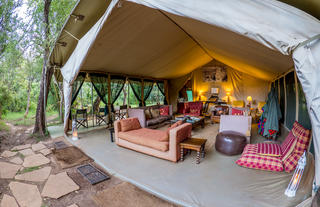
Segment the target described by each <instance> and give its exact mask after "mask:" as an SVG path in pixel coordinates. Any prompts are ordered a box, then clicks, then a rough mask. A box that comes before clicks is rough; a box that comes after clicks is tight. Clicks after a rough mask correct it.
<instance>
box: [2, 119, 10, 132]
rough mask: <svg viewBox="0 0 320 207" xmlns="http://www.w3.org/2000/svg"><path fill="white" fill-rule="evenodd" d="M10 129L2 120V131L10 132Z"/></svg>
mask: <svg viewBox="0 0 320 207" xmlns="http://www.w3.org/2000/svg"><path fill="white" fill-rule="evenodd" d="M9 130H10V127H9V126H8V125H6V123H5V122H4V121H2V120H0V131H9Z"/></svg>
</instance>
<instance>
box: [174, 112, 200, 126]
mask: <svg viewBox="0 0 320 207" xmlns="http://www.w3.org/2000/svg"><path fill="white" fill-rule="evenodd" d="M177 117H184V116H183V115H180V116H176V118H177ZM196 118H198V119H199V120H197V121H193V122H188V121H185V120H182V121H185V123H190V124H192V129H194V128H195V127H198V126H201V128H204V126H205V117H204V116H196ZM177 121H180V119H179V120H178V119H173V120H170V122H171V123H170V125H172V124H174V123H176V122H177Z"/></svg>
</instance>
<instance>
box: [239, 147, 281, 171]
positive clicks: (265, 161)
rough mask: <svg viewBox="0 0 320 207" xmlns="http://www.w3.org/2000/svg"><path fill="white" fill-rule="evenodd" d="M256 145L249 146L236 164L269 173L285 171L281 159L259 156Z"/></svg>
mask: <svg viewBox="0 0 320 207" xmlns="http://www.w3.org/2000/svg"><path fill="white" fill-rule="evenodd" d="M257 150H258V147H257V145H256V144H247V145H246V147H245V148H244V150H243V153H242V155H241V157H240V158H239V159H238V160H237V161H236V163H237V164H238V165H240V166H242V167H247V168H253V169H258V170H267V171H277V172H281V171H283V166H282V162H281V159H280V157H272V156H264V155H259V154H257Z"/></svg>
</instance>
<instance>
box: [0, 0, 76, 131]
mask: <svg viewBox="0 0 320 207" xmlns="http://www.w3.org/2000/svg"><path fill="white" fill-rule="evenodd" d="M75 3H76V0H63V1H60V0H52V2H51V6H50V12H49V20H50V21H49V24H50V25H49V28H50V36H49V42H45V38H44V29H45V25H43V9H44V8H43V7H44V1H43V0H23V1H21V0H5V1H0V77H1V79H0V119H1V115H2V114H4V117H3V118H4V119H5V120H8V121H10V122H13V123H14V124H17V125H32V124H33V123H34V121H35V119H34V116H35V110H36V107H37V101H38V100H37V99H38V94H39V90H40V80H41V72H42V67H43V62H44V60H43V57H44V56H43V54H44V48H45V45H47V44H48V45H49V46H50V47H52V46H53V44H54V42H55V40H56V37H57V36H58V34H59V32H60V30H61V28H62V26H63V24H64V22H65V20H66V18H67V17H68V15H69V14H70V11H71V9H72V8H73V6H74V5H75ZM52 87H54V84H52ZM53 89H54V90H52V92H50V95H49V99H48V105H47V110H49V111H50V112H51V111H54V110H56V111H57V110H58V109H59V107H58V106H59V105H58V104H57V103H58V102H59V100H60V97H59V95H57V94H58V92H59V90H56V89H57V88H53ZM28 95H30V109H29V110H30V113H29V115H28V116H27V117H26V118H23V115H24V113H25V110H26V108H27V102H28ZM55 113H56V112H55ZM47 116H50V113H49V115H47Z"/></svg>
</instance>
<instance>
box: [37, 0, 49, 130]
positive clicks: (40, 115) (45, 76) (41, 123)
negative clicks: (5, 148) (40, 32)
mask: <svg viewBox="0 0 320 207" xmlns="http://www.w3.org/2000/svg"><path fill="white" fill-rule="evenodd" d="M44 1H45V3H44V10H43V16H44V18H43V23H44V25H45V32H44V34H45V35H44V41H45V46H44V56H43V67H42V76H41V81H40V93H39V98H38V105H37V110H36V122H35V125H34V129H33V134H39V135H40V136H45V135H46V116H45V107H46V103H47V97H48V92H49V86H50V81H51V77H52V74H53V70H52V68H47V59H48V56H49V52H50V45H49V41H50V39H49V38H50V37H49V36H50V27H49V11H50V4H51V0H44Z"/></svg>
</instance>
